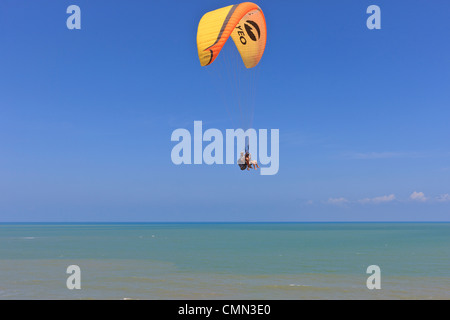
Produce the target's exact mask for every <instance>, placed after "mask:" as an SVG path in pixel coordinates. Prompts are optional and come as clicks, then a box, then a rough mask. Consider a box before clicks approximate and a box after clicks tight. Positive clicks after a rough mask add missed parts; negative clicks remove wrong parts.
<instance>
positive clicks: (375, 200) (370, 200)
mask: <svg viewBox="0 0 450 320" xmlns="http://www.w3.org/2000/svg"><path fill="white" fill-rule="evenodd" d="M394 200H395V195H394V194H390V195H388V196H381V197H375V198H365V199H361V200H358V202H359V203H362V204H369V203H372V204H378V203H384V202H391V201H394Z"/></svg>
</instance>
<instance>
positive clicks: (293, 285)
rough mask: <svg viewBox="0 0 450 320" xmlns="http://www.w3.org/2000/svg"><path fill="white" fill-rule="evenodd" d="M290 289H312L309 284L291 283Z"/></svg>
mask: <svg viewBox="0 0 450 320" xmlns="http://www.w3.org/2000/svg"><path fill="white" fill-rule="evenodd" d="M289 287H312V286H310V285H307V284H296V283H290V284H289Z"/></svg>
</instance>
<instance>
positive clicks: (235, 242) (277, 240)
mask: <svg viewBox="0 0 450 320" xmlns="http://www.w3.org/2000/svg"><path fill="white" fill-rule="evenodd" d="M69 265H78V266H79V267H80V268H81V290H68V289H67V287H66V280H67V277H68V276H69V275H68V274H67V273H66V269H67V267H68V266H69ZM370 265H378V266H379V267H380V268H381V290H369V289H367V287H366V280H367V277H368V276H369V275H368V274H367V273H366V269H367V267H368V266H370ZM0 299H450V223H217V224H215V223H211V224H210V223H180V224H175V223H170V224H151V223H148V224H147V223H143V224H0Z"/></svg>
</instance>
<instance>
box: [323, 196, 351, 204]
mask: <svg viewBox="0 0 450 320" xmlns="http://www.w3.org/2000/svg"><path fill="white" fill-rule="evenodd" d="M348 202H349V201H348V200H347V199H345V198H343V197H341V198H330V199H328V201H327V203H329V204H334V205H342V204H346V203H348Z"/></svg>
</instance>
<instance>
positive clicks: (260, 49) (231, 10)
mask: <svg viewBox="0 0 450 320" xmlns="http://www.w3.org/2000/svg"><path fill="white" fill-rule="evenodd" d="M230 36H231V38H232V39H233V41H234V43H235V44H236V47H237V49H238V50H239V53H240V55H241V57H242V60H243V62H244V64H245V66H246V67H247V68H253V67H255V66H256V65H257V64H258V63H259V61H260V60H261V57H262V55H263V53H264V48H265V46H266V39H267V29H266V21H265V18H264V14H263V12H262V10H261V9H260V8H259V7H258V6H257V5H256V4H254V3H251V2H244V3H241V4H236V5H232V6H228V7H225V8H221V9H217V10H214V11H210V12H208V13H206V14H205V15H204V16H203V17H202V19H201V20H200V23H199V25H198V31H197V48H198V56H199V59H200V64H201V65H202V66H207V65H210V64H211V63H213V62H214V60H215V59H216V58H217V56H218V55H219V52H220V50H222V47H223V46H224V45H225V42H226V41H227V40H228V38H229V37H230Z"/></svg>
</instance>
